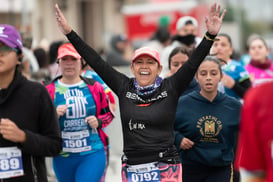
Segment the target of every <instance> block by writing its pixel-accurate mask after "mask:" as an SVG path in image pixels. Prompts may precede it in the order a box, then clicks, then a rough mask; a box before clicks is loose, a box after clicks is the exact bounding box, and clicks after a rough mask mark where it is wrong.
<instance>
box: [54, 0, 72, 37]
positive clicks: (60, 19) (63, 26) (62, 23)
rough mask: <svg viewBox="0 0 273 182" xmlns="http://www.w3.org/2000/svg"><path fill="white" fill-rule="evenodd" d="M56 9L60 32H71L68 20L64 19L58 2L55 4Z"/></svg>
mask: <svg viewBox="0 0 273 182" xmlns="http://www.w3.org/2000/svg"><path fill="white" fill-rule="evenodd" d="M55 9H56V20H57V23H58V26H59V28H60V30H61V32H62V33H63V34H64V35H66V34H68V33H70V32H71V30H72V29H71V27H70V26H69V24H68V22H67V21H66V19H65V17H64V15H63V13H62V11H61V10H60V8H59V6H58V4H56V5H55Z"/></svg>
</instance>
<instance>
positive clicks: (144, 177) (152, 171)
mask: <svg viewBox="0 0 273 182" xmlns="http://www.w3.org/2000/svg"><path fill="white" fill-rule="evenodd" d="M155 164H156V163H148V164H140V165H132V166H129V167H128V169H127V175H128V176H127V178H128V182H160V181H161V178H160V171H159V168H158V167H157V166H156V165H155Z"/></svg>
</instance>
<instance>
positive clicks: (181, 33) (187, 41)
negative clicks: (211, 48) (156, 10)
mask: <svg viewBox="0 0 273 182" xmlns="http://www.w3.org/2000/svg"><path fill="white" fill-rule="evenodd" d="M176 31H177V34H176V35H174V36H173V37H172V38H171V44H170V45H169V46H167V47H166V48H165V49H164V50H163V52H162V56H161V61H162V65H163V70H162V73H161V75H165V74H166V72H167V71H168V58H169V55H170V53H171V51H172V50H173V49H174V48H175V47H179V46H182V45H184V46H186V47H190V48H193V47H196V46H197V45H198V44H199V43H200V41H201V38H199V37H197V33H198V22H197V20H196V19H195V18H193V17H191V16H183V17H181V18H180V19H179V20H178V21H177V23H176Z"/></svg>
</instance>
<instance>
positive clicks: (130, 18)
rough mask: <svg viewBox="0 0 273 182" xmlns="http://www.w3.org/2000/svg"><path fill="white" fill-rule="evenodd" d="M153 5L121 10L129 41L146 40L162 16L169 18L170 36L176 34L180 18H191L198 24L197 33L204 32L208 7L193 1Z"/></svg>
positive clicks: (128, 7)
mask: <svg viewBox="0 0 273 182" xmlns="http://www.w3.org/2000/svg"><path fill="white" fill-rule="evenodd" d="M152 1H153V3H150V4H142V5H130V6H125V7H124V8H123V15H124V19H125V25H126V31H127V32H126V33H127V36H128V38H129V40H131V41H135V40H147V39H149V38H150V37H151V36H152V34H153V33H154V32H155V31H156V29H157V27H158V24H159V19H160V18H161V17H162V16H167V17H168V18H169V30H170V32H171V34H172V35H174V34H175V33H176V22H177V20H178V19H179V18H180V17H182V16H186V15H187V16H193V17H194V18H196V19H197V21H198V23H199V33H200V34H203V33H204V31H205V24H204V17H205V16H206V15H207V13H208V10H209V7H208V6H207V5H200V4H197V3H196V2H195V1H189V2H188V1H185V2H184V1H177V0H173V1H168V3H166V1H165V2H160V3H156V2H157V1H164V0H152Z"/></svg>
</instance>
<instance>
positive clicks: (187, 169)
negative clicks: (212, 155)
mask: <svg viewBox="0 0 273 182" xmlns="http://www.w3.org/2000/svg"><path fill="white" fill-rule="evenodd" d="M182 171H183V172H182V179H183V182H230V181H231V179H232V166H231V165H229V166H224V167H210V166H200V165H185V164H183V163H182Z"/></svg>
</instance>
